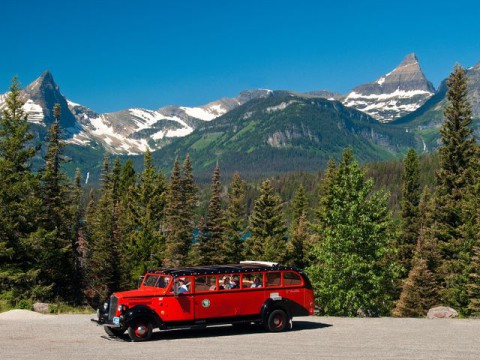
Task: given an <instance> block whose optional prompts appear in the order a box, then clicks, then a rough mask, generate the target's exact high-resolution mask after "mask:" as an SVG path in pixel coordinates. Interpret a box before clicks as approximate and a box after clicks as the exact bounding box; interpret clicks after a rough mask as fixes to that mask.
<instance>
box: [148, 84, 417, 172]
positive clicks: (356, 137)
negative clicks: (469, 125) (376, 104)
mask: <svg viewBox="0 0 480 360" xmlns="http://www.w3.org/2000/svg"><path fill="white" fill-rule="evenodd" d="M417 146H418V143H417V140H416V139H415V137H414V135H413V134H410V133H407V132H405V130H404V129H403V128H397V127H395V126H392V125H390V124H382V123H379V122H378V121H377V120H375V119H373V118H372V117H370V116H369V115H366V114H365V113H363V112H360V111H358V110H356V109H353V108H348V107H345V106H344V105H342V103H341V102H338V101H333V100H327V99H323V98H319V97H316V98H314V97H311V96H301V95H298V94H294V93H291V92H286V91H273V92H272V93H271V96H269V97H267V98H258V99H253V100H251V101H249V102H247V103H245V104H244V105H241V106H239V107H237V108H236V109H233V110H231V111H230V112H228V113H226V114H225V115H223V116H220V117H219V118H217V119H216V120H215V121H212V122H209V123H203V124H201V125H200V126H199V127H198V128H197V129H196V130H195V131H194V132H193V133H192V134H190V135H189V136H186V137H184V138H179V139H176V140H175V141H174V142H172V143H171V144H169V145H167V146H165V147H164V148H162V149H160V150H158V151H156V152H155V153H153V159H154V160H155V162H156V163H157V164H159V165H160V166H162V167H163V168H165V169H167V170H170V168H171V166H172V163H173V161H174V159H175V157H177V156H178V157H180V158H183V157H184V156H185V155H186V154H187V153H188V154H190V156H191V158H192V163H193V164H194V166H195V170H196V174H197V175H198V176H199V177H204V179H205V178H208V177H209V176H210V175H211V169H212V168H213V167H214V166H215V163H216V162H217V161H219V163H220V166H221V168H222V171H223V172H224V173H228V174H231V173H232V172H234V171H240V172H241V173H242V175H243V176H246V177H259V176H261V177H265V176H271V175H274V174H278V173H284V172H289V171H302V170H303V171H312V170H318V169H321V168H324V167H325V165H326V163H327V162H328V160H329V159H330V158H332V157H333V158H337V159H338V158H339V157H340V154H341V153H342V151H343V150H344V149H345V148H346V147H351V148H353V149H354V152H355V155H356V156H357V157H358V158H359V160H360V161H373V160H382V159H389V158H393V157H394V156H396V155H397V154H399V153H404V152H406V151H407V149H408V148H409V147H417Z"/></svg>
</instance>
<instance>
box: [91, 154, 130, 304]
mask: <svg viewBox="0 0 480 360" xmlns="http://www.w3.org/2000/svg"><path fill="white" fill-rule="evenodd" d="M114 169H115V172H113V171H111V170H110V160H109V156H108V155H107V154H105V157H104V160H103V165H102V187H101V196H100V199H99V201H98V204H96V206H95V207H94V208H91V209H89V211H90V212H93V214H92V213H89V214H87V215H88V217H87V220H89V221H90V222H89V227H90V228H91V230H90V232H91V237H90V239H89V242H90V250H89V255H90V256H89V262H88V270H89V287H90V289H92V290H93V291H94V292H95V294H96V296H97V297H98V298H99V299H100V300H103V299H105V298H106V297H107V296H108V295H109V294H110V293H111V292H112V291H116V290H118V289H119V288H120V283H121V277H122V273H121V269H120V266H121V262H120V261H119V260H120V257H119V253H120V252H119V246H121V244H119V243H118V241H116V240H117V238H118V230H119V229H118V226H117V225H118V224H117V223H116V216H117V212H116V205H118V204H116V203H115V201H116V199H117V198H118V194H115V189H118V181H119V168H118V166H117V165H116V166H115V167H114Z"/></svg>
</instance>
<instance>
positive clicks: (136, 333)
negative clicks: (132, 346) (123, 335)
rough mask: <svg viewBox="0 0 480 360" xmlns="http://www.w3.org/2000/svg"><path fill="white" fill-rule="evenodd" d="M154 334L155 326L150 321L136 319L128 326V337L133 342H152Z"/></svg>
mask: <svg viewBox="0 0 480 360" xmlns="http://www.w3.org/2000/svg"><path fill="white" fill-rule="evenodd" d="M152 332H153V325H152V322H151V321H150V320H149V319H136V320H133V321H132V322H131V323H130V325H129V326H128V336H129V337H130V339H131V340H132V341H133V342H140V341H147V340H150V338H151V337H152Z"/></svg>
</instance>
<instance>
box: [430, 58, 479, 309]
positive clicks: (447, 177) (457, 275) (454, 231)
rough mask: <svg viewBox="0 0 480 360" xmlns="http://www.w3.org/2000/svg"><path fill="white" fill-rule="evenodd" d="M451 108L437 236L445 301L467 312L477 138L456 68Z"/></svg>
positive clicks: (442, 155) (450, 92)
mask: <svg viewBox="0 0 480 360" xmlns="http://www.w3.org/2000/svg"><path fill="white" fill-rule="evenodd" d="M447 85H448V92H447V99H448V104H447V106H446V107H445V112H444V114H445V121H444V123H443V124H442V128H441V129H440V133H441V136H442V146H441V147H440V149H439V154H440V169H439V170H438V172H437V188H436V197H435V198H436V207H435V220H436V221H435V226H436V232H435V236H436V237H437V238H438V241H439V244H438V245H439V250H440V254H441V257H442V262H441V264H440V266H439V269H438V272H440V273H441V276H442V280H443V283H442V287H443V288H442V289H441V297H442V299H443V301H444V304H445V305H449V306H452V307H454V308H456V309H458V310H459V311H460V312H461V313H463V312H464V311H466V307H467V303H468V296H467V294H466V289H465V283H466V281H467V279H468V273H467V271H468V270H467V269H468V262H469V256H470V252H471V248H472V243H473V241H472V239H469V238H466V237H465V230H466V229H465V225H466V223H467V219H466V218H465V213H464V207H465V204H466V198H465V197H466V196H468V195H467V194H468V190H469V188H470V187H471V186H472V178H473V176H472V173H473V171H472V165H473V159H474V155H475V137H474V136H473V135H472V129H471V127H470V125H471V122H472V110H471V105H470V103H469V102H468V100H467V77H466V75H465V70H464V69H462V68H461V67H460V66H458V65H457V66H455V69H454V71H453V72H452V73H451V74H450V77H449V79H448V82H447Z"/></svg>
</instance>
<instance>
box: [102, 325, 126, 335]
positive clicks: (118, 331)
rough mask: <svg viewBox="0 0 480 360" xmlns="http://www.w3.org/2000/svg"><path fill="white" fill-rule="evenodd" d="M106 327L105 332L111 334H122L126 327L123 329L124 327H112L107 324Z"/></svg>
mask: <svg viewBox="0 0 480 360" xmlns="http://www.w3.org/2000/svg"><path fill="white" fill-rule="evenodd" d="M104 329H105V332H106V333H107V334H108V335H109V336H122V335H123V333H124V332H125V329H122V328H112V327H110V326H105V327H104Z"/></svg>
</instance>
